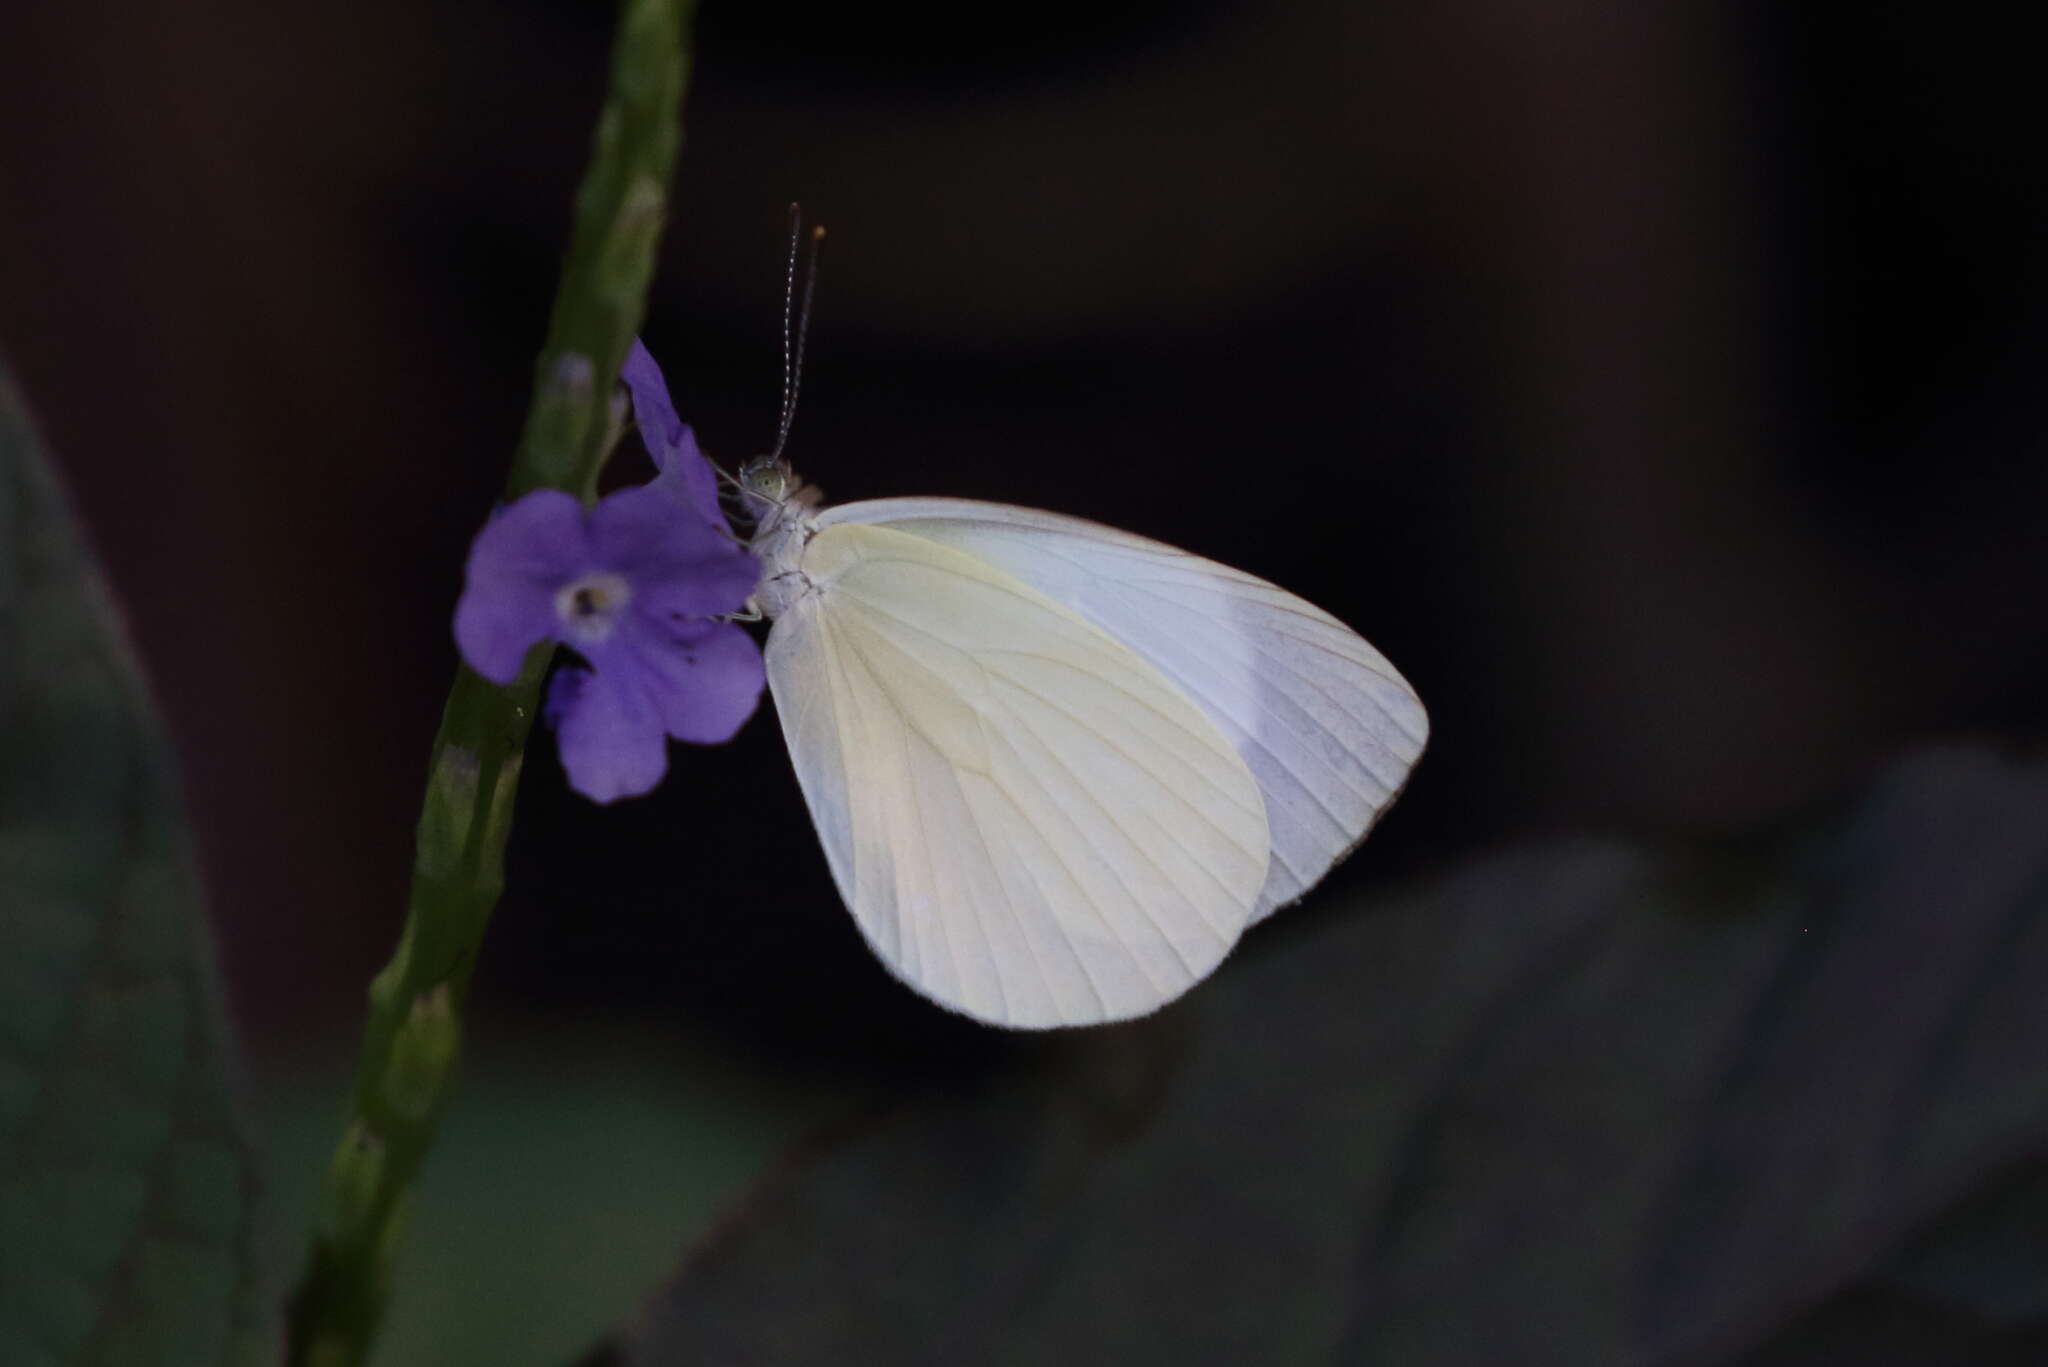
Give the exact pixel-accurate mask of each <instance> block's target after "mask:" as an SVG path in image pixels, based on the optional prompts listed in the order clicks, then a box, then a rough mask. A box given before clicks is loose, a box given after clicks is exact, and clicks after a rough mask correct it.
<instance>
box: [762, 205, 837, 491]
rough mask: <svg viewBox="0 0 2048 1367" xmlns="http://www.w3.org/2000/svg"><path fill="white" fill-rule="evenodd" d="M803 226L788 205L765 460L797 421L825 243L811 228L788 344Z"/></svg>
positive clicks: (778, 453)
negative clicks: (775, 403) (777, 414)
mask: <svg viewBox="0 0 2048 1367" xmlns="http://www.w3.org/2000/svg"><path fill="white" fill-rule="evenodd" d="M802 229H803V220H802V217H801V215H800V212H799V210H798V207H797V206H796V205H794V204H792V205H790V206H789V276H788V279H787V281H786V282H785V284H784V287H783V293H782V417H781V420H780V421H779V422H777V423H776V426H775V449H774V450H773V451H770V452H769V453H768V459H769V460H770V461H771V462H772V461H778V460H781V459H782V448H783V447H785V446H787V445H788V444H789V429H790V426H791V424H793V423H795V421H796V399H797V395H798V393H800V392H801V391H802V389H803V383H804V343H805V341H807V340H808V339H809V337H810V335H811V296H812V295H813V294H815V293H816V292H817V288H818V249H819V248H820V247H821V246H823V245H824V242H825V230H824V228H822V227H813V228H812V229H811V250H810V252H809V253H808V254H807V255H806V256H805V258H804V296H803V302H802V304H801V305H798V306H796V307H795V309H794V313H795V321H796V328H795V333H794V340H795V345H794V346H792V345H791V338H792V334H791V329H790V318H791V312H792V305H795V304H796V257H797V243H798V241H799V238H800V236H801V233H802Z"/></svg>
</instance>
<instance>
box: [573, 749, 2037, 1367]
mask: <svg viewBox="0 0 2048 1367" xmlns="http://www.w3.org/2000/svg"><path fill="white" fill-rule="evenodd" d="M1295 915H1297V916H1300V915H1303V913H1295ZM2044 983H2048V767H2044V766H2043V765H2041V764H2038V763H2029V764H2021V763H2017V762H2012V761H2008V760H2005V759H2001V758H1998V757H1995V756H1993V755H1991V754H1988V753H1985V752H1980V751H1940V752H1933V753H1928V754H1923V755H1920V756H1918V757H1915V758H1912V759H1911V760H1909V761H1908V762H1905V763H1903V764H1901V765H1899V766H1898V767H1896V768H1895V769H1893V770H1892V771H1891V772H1889V773H1888V774H1887V775H1886V776H1884V777H1883V778H1882V779H1881V781H1879V782H1877V783H1876V784H1875V785H1874V786H1873V787H1871V788H1870V789H1869V790H1868V791H1867V792H1866V793H1864V794H1863V795H1862V796H1861V797H1860V798H1859V799H1858V800H1857V801H1855V802H1854V803H1853V804H1851V805H1850V806H1849V807H1848V808H1847V809H1846V810H1845V811H1844V812H1841V813H1838V814H1837V815H1836V816H1835V817H1833V818H1832V819H1830V820H1828V821H1827V822H1825V823H1824V824H1823V825H1820V826H1811V825H1809V826H1807V827H1804V828H1802V829H1800V830H1796V831H1789V832H1784V833H1781V834H1780V835H1778V836H1777V837H1775V838H1772V839H1770V840H1765V841H1749V842H1744V843H1742V844H1741V845H1739V846H1732V847H1723V848H1717V849H1713V850H1708V851H1704V852H1699V853H1694V854H1671V853H1662V852H1655V851H1650V850H1644V849H1635V848H1627V847H1622V846H1617V845H1599V844H1580V845H1576V846H1569V847H1562V848H1552V849H1545V850H1532V851H1529V852H1525V853H1519V854H1512V855H1507V856H1502V857H1497V858H1494V859H1492V860H1490V861H1488V862H1483V863H1480V864H1478V865H1475V866H1473V867H1472V868H1470V869H1469V870H1467V871H1465V872H1463V873H1461V874H1459V875H1457V876H1454V877H1451V878H1448V879H1446V880H1444V881H1441V882H1438V883H1435V884H1433V885H1430V886H1426V887H1423V888H1420V889H1418V890H1417V891H1415V892H1414V893H1413V894H1412V895H1409V896H1406V897H1402V898H1398V899H1395V900H1394V901H1392V902H1390V903H1386V904H1379V905H1372V906H1360V907H1358V908H1356V909H1355V911H1354V912H1353V913H1352V914H1349V915H1342V916H1336V917H1331V916H1329V915H1327V914H1324V915H1322V916H1320V917H1319V919H1318V920H1317V921H1316V922H1315V923H1314V924H1308V925H1299V926H1290V925H1288V924H1287V923H1286V918H1285V917H1283V918H1282V919H1281V922H1280V923H1279V924H1278V925H1276V926H1275V927H1274V928H1273V929H1272V930H1268V931H1260V932H1257V933H1255V934H1254V935H1253V936H1252V943H1251V944H1249V945H1247V946H1246V949H1245V951H1244V952H1242V953H1240V955H1239V956H1238V957H1237V958H1236V959H1235V960H1234V961H1232V962H1230V963H1228V964H1226V965H1225V966H1224V968H1223V970H1222V971H1221V972H1220V973H1219V974H1218V975H1217V977H1216V979H1215V980H1214V981H1212V982H1211V983H1209V984H1207V985H1205V986H1204V987H1202V988H1200V989H1198V990H1197V991H1196V992H1195V993H1194V994H1192V996H1191V997H1189V998H1188V999H1187V1000H1186V1001H1184V1002H1183V1003H1181V1004H1180V1005H1178V1006H1175V1007H1173V1008H1170V1009H1169V1010H1167V1011H1165V1012H1162V1013H1161V1014H1160V1015H1158V1016H1156V1017H1154V1018H1152V1019H1150V1020H1147V1021H1144V1022H1139V1023H1137V1024H1136V1025H1134V1026H1131V1027H1127V1028H1122V1029H1117V1030H1107V1031H1099V1032H1089V1033H1084V1034H1077V1035H1074V1036H1072V1037H1069V1038H1067V1039H1066V1040H1064V1041H1062V1042H1061V1044H1060V1045H1059V1046H1057V1061H1056V1062H1054V1063H1053V1064H1051V1066H1048V1067H1047V1068H1045V1069H1043V1070H1042V1071H1040V1072H1038V1073H1036V1074H1034V1075H1032V1076H1029V1077H1022V1078H1014V1077H1013V1078H1010V1079H1008V1080H1005V1081H1002V1082H998V1083H994V1084H991V1085H989V1086H987V1087H986V1088H984V1089H982V1090H980V1091H978V1092H976V1093H975V1094H972V1095H962V1096H954V1097H951V1098H946V1099H942V1100H937V1101H931V1102H927V1103H923V1104H919V1105H915V1106H910V1107H906V1108H905V1109H903V1110H901V1111H899V1112H898V1113H896V1114H894V1115H892V1116H890V1117H887V1118H885V1119H883V1120H882V1121H880V1122H879V1123H877V1124H874V1125H873V1126H871V1127H869V1128H867V1129H865V1130H864V1131H861V1132H858V1133H856V1134H854V1135H853V1136H852V1137H850V1138H847V1139H844V1140H843V1141H842V1142H840V1143H838V1144H837V1145H835V1146H832V1147H830V1148H828V1149H826V1150H825V1151H824V1152H823V1153H822V1155H821V1156H816V1157H814V1158H812V1159H810V1160H809V1161H807V1162H806V1163H804V1164H802V1165H800V1166H799V1167H797V1168H795V1169H794V1170H793V1171H792V1172H791V1173H790V1174H789V1175H787V1176H786V1177H784V1178H783V1179H782V1180H780V1181H779V1182H777V1183H772V1184H771V1185H770V1186H768V1187H767V1188H766V1189H764V1190H763V1191H761V1192H759V1193H757V1195H756V1196H755V1198H754V1199H753V1200H752V1201H750V1202H749V1203H747V1204H745V1205H744V1206H743V1207H742V1210H741V1215H740V1216H739V1217H738V1218H736V1219H735V1220H734V1222H733V1223H732V1224H731V1225H730V1227H729V1228H728V1229H726V1230H725V1231H724V1232H723V1233H721V1234H720V1235H719V1236H717V1237H716V1238H714V1239H713V1240H712V1241H711V1242H709V1243H707V1244H705V1245H703V1246H702V1247H700V1248H698V1249H697V1250H696V1251H695V1253H694V1254H693V1255H692V1257H691V1258H690V1259H689V1260H688V1261H687V1263H686V1265H685V1268H684V1270H683V1272H682V1274H681V1276H680V1278H679V1279H678V1280H677V1282H676V1283H675V1284H674V1285H673V1286H672V1287H671V1288H670V1289H669V1290H668V1291H667V1292H665V1293H664V1294H663V1296H662V1297H661V1298H660V1299H659V1300H658V1301H657V1302H656V1303H655V1305H654V1306H653V1307H651V1308H650V1310H649V1311H648V1313H647V1314H646V1315H644V1316H643V1317H642V1318H641V1320H640V1322H639V1323H637V1324H636V1325H635V1326H634V1327H633V1328H632V1329H631V1330H630V1331H628V1332H627V1333H626V1334H625V1335H624V1336H623V1337H622V1338H621V1339H620V1340H619V1341H618V1342H617V1343H616V1344H615V1345H613V1348H612V1352H611V1357H610V1359H609V1360H613V1361H618V1362H623V1363H628V1364H634V1367H668V1365H669V1364H682V1363H702V1362H746V1363H749V1364H753V1367H777V1365H778V1364H795V1363H816V1362H875V1363H940V1362H973V1363H978V1364H1011V1363H1014V1364H1040V1363H1048V1362H1055V1363H1056V1362H1074V1363H1084V1362H1117V1363H1124V1364H1130V1363H1140V1364H1142V1363H1155V1362H1156V1363H1176V1364H1189V1363H1218V1364H1223V1363H1250V1362H1257V1363H1261V1364H1275V1365H1279V1367H1286V1365H1287V1364H1309V1363H1316V1364H1321V1363H1333V1362H1345V1363H1353V1362H1355V1363H1373V1364H1422V1363H1429V1364H1435V1363H1444V1364H1450V1363H1474V1362H1515V1363H1522V1364H1547V1363H1556V1364H1572V1365H1573V1367H1579V1365H1580V1364H1590V1363H1618V1362H1629V1363H1638V1362H1659V1363H1662V1362H1673V1363H1676V1362H1724V1361H1729V1360H1732V1359H1734V1358H1737V1357H1742V1356H1743V1355H1745V1354H1750V1353H1762V1354H1763V1356H1762V1357H1761V1358H1758V1359H1757V1360H1759V1361H1772V1362H1778V1361H1795V1360H1796V1361H1813V1360H1817V1359H1815V1358H1813V1357H1811V1356H1802V1355H1801V1353H1802V1352H1803V1349H1804V1347H1812V1348H1814V1349H1815V1350H1816V1351H1821V1350H1825V1351H1826V1352H1828V1353H1832V1354H1834V1356H1831V1357H1828V1358H1827V1359H1826V1360H1830V1361H1857V1362H1864V1361H1901V1360H1915V1359H1912V1358H1911V1357H1905V1358H1901V1357H1899V1356H1897V1355H1896V1354H1895V1352H1894V1351H1893V1350H1895V1349H1896V1350H1898V1351H1901V1352H1903V1351H1905V1349H1906V1347H1907V1346H1908V1345H1909V1344H1911V1343H1916V1342H1917V1343H1934V1342H1940V1341H1949V1342H1952V1343H1955V1344H1962V1345H1967V1346H1969V1347H1971V1348H1972V1349H1984V1350H1985V1351H1987V1352H1988V1351H1991V1350H1993V1349H1994V1348H1997V1349H2000V1350H2005V1349H2012V1350H2013V1351H2019V1350H2018V1349H2017V1348H2014V1346H2013V1345H2014V1344H2016V1343H2019V1342H2021V1341H2022V1340H2021V1339H2015V1338H2013V1337H2012V1335H2016V1334H2017V1335H2021V1336H2022V1337H2023V1339H2024V1341H2025V1342H2029V1343H2038V1342H2039V1338H2038V1335H2039V1333H2040V1331H2041V1329H2042V1327H2043V1326H2042V1324H2041V1323H2040V1321H2039V1319H2038V1317H2039V1316H2040V1315H2041V1314H2042V1312H2043V1310H2044V1308H2048V1307H2044V1304H2043V1300H2042V1293H2041V1288H2040V1286H2039V1285H2038V1284H2037V1285H2035V1286H2033V1287H2032V1288H2025V1289H2023V1288H2020V1287H2018V1286H2011V1285H2007V1284H2006V1282H2009V1281H2011V1280H2012V1276H2011V1273H2013V1272H2015V1271H2019V1272H2024V1271H2028V1270H2032V1271H2034V1272H2036V1273H2038V1271H2039V1270H2040V1269H2041V1268H2042V1266H2043V1261H2042V1258H2041V1250H2042V1238H2041V1234H2040V1226H2038V1225H2034V1226H2032V1227H2031V1229H2027V1230H2022V1229H2018V1228H2015V1223H2016V1222H2015V1221H2014V1220H2013V1219H2011V1218H2005V1219H2002V1220H2001V1219H1998V1218H1994V1216H1995V1212H1994V1211H1987V1210H1986V1209H1984V1208H1983V1207H1984V1205H1985V1203H1987V1202H1988V1203H1990V1204H1991V1205H1993V1206H2002V1205H2003V1198H2002V1197H2001V1195H2000V1193H2011V1194H2012V1196H2013V1198H2014V1199H2016V1200H2024V1201H2026V1202H2028V1203H2030V1204H2027V1205H2025V1206H2024V1207H2023V1209H2025V1210H2037V1209H2039V1207H2040V1197H2041V1188H2040V1182H2039V1171H2038V1169H2032V1170H2030V1169H2027V1168H2025V1167H2023V1166H2022V1165H2023V1164H2024V1163H2025V1162H2026V1161H2027V1160H2029V1159H2030V1158H2037V1157H2038V1156H2039V1155H2040V1154H2041V1153H2042V1152H2043V1151H2044V1147H2043V1146H2044V1144H2048V1068H2044V1067H2043V1066H2042V1060H2043V1059H2044V1058H2048V992H2044V990H2043V984H2044ZM2030 1260H2031V1261H2030ZM1994 1263H1995V1264H1997V1265H1998V1266H2001V1267H2004V1268H2005V1269H2007V1274H2008V1275H2007V1276H2006V1277H2005V1278H2003V1279H1987V1278H1986V1277H1984V1276H1983V1275H1981V1274H1982V1272H1983V1269H1984V1268H1986V1267H1987V1266H1989V1265H1991V1264H1994ZM1963 1288H1970V1289H1969V1290H1967V1291H1966V1290H1964V1289H1963ZM1871 1306H1877V1307H1881V1308H1883V1310H1884V1311H1885V1313H1884V1314H1873V1315H1872V1316H1870V1317H1868V1318H1867V1320H1866V1319H1865V1318H1860V1317H1859V1315H1858V1313H1857V1311H1858V1309H1859V1308H1869V1307H1871ZM1866 1323H1867V1324H1868V1325H1872V1326H1877V1330H1878V1332H1879V1333H1880V1334H1882V1333H1887V1332H1889V1333H1894V1334H1897V1335H1900V1337H1897V1338H1896V1339H1895V1340H1892V1341H1886V1340H1885V1339H1883V1338H1876V1339H1873V1338H1872V1337H1871V1336H1870V1333H1869V1331H1867V1330H1865V1329H1863V1328H1859V1326H1862V1325H1865V1324H1866ZM1902 1326H1904V1328H1902ZM1906 1329H1910V1330H1911V1331H1912V1333H1916V1334H1919V1335H1921V1337H1920V1338H1918V1339H1914V1338H1912V1337H1911V1335H1910V1334H1907V1333H1906ZM2026 1336H2035V1337H2026ZM1917 1360H1925V1361H1934V1360H1943V1359H1941V1358H1939V1357H1935V1358H1925V1357H1923V1358H1920V1359H1917ZM1948 1360H1957V1361H1960V1360H1987V1359H1984V1358H1971V1357H1968V1355H1967V1354H1965V1356H1963V1357H1957V1358H1951V1359H1948ZM2028 1360H2032V1359H2028Z"/></svg>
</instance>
